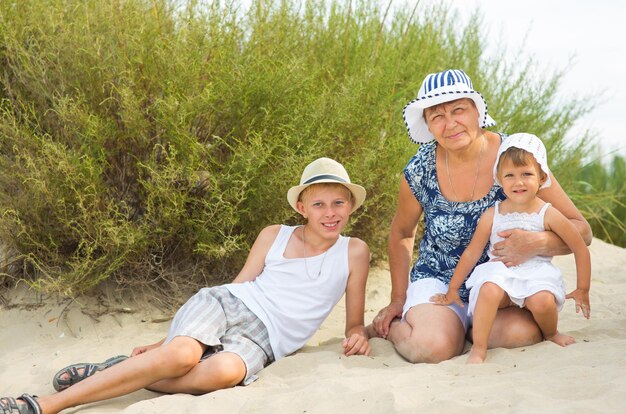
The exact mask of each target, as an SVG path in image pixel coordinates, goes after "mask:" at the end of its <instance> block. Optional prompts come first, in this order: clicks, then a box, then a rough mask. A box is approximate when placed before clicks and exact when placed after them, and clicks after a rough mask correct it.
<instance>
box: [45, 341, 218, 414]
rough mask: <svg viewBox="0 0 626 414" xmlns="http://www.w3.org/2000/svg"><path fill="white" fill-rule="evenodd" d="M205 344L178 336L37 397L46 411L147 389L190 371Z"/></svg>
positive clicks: (57, 410)
mask: <svg viewBox="0 0 626 414" xmlns="http://www.w3.org/2000/svg"><path fill="white" fill-rule="evenodd" d="M205 349H206V345H203V344H201V343H200V342H198V341H196V340H195V339H193V338H189V337H185V336H178V337H176V338H174V339H173V340H172V341H171V342H169V343H168V344H167V345H163V346H161V347H159V348H155V349H153V350H151V351H149V352H145V353H143V354H139V355H136V356H134V357H132V358H128V359H127V360H125V361H123V362H120V363H119V364H117V365H114V366H112V367H111V368H108V369H106V370H104V371H101V372H99V373H98V374H96V375H94V376H92V377H89V378H87V379H85V380H83V381H81V382H79V383H78V384H75V385H73V386H71V387H69V388H68V389H66V390H64V391H61V392H59V393H57V394H52V395H48V396H42V397H39V398H38V401H39V405H40V406H41V408H42V410H43V412H44V414H49V413H57V412H59V411H61V410H63V409H65V408H69V407H74V406H77V405H81V404H86V403H90V402H94V401H102V400H107V399H110V398H114V397H119V396H121V395H125V394H129V393H131V392H133V391H137V390H139V389H142V388H145V387H147V386H149V385H151V384H154V383H155V382H157V381H160V380H162V379H165V378H172V377H180V376H183V375H185V374H186V373H188V372H189V371H190V370H191V369H192V368H193V367H194V366H196V365H197V364H198V361H199V360H200V358H201V357H202V353H203V352H204V350H205Z"/></svg>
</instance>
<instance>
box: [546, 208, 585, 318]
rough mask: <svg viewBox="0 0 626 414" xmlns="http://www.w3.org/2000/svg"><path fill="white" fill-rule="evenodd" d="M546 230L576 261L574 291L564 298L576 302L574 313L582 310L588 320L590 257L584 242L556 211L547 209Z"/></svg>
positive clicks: (566, 220) (571, 225) (568, 222)
mask: <svg viewBox="0 0 626 414" xmlns="http://www.w3.org/2000/svg"><path fill="white" fill-rule="evenodd" d="M544 225H545V228H546V230H551V231H553V232H554V233H555V234H556V235H558V236H559V237H560V238H561V239H562V240H563V241H564V242H565V243H566V244H567V247H569V249H570V250H571V251H572V252H573V253H574V258H575V260H576V289H575V290H573V291H572V292H571V293H569V294H568V295H567V296H566V298H567V299H574V300H575V301H576V313H578V312H580V311H581V310H582V312H583V315H584V316H585V318H587V319H589V315H590V312H591V307H590V305H589V288H590V286H591V255H590V254H589V249H588V248H587V245H586V244H585V241H584V240H583V238H582V237H581V236H580V233H579V232H578V231H577V229H576V227H575V226H574V225H573V224H572V223H571V222H570V221H569V220H568V219H567V218H566V217H565V216H564V215H563V214H561V213H560V212H559V211H558V210H557V209H554V208H551V207H548V210H547V211H546V215H545V218H544Z"/></svg>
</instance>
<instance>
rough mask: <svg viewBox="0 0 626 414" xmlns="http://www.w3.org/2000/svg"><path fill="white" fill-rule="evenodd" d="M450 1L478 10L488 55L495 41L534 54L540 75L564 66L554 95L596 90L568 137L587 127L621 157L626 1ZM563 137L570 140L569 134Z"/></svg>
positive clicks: (625, 140)
mask: <svg viewBox="0 0 626 414" xmlns="http://www.w3.org/2000/svg"><path fill="white" fill-rule="evenodd" d="M427 1H430V2H433V1H436V0H427ZM450 4H451V5H452V7H453V8H456V9H458V10H459V11H461V12H462V13H469V11H471V10H475V9H476V8H480V10H481V12H482V15H483V24H484V27H483V29H485V31H484V32H485V33H488V34H489V39H488V47H487V53H488V54H489V52H490V50H491V49H490V48H493V50H495V49H496V47H497V46H498V42H501V43H503V44H501V46H502V45H503V46H505V47H506V49H507V50H508V51H511V52H518V51H520V50H522V53H523V54H525V55H527V56H534V57H535V58H536V59H537V61H538V62H541V66H542V67H545V70H546V73H550V74H551V73H553V72H554V71H555V70H557V69H562V68H567V70H566V73H565V76H564V79H563V83H562V86H561V90H560V93H559V97H561V98H567V97H572V96H578V97H581V96H598V94H602V99H601V100H600V102H599V105H598V106H597V107H596V109H595V110H593V111H592V112H591V113H590V114H588V115H586V116H585V117H583V118H582V119H581V120H580V121H579V122H578V123H577V124H576V126H575V127H574V129H573V130H572V131H571V135H573V136H575V135H576V132H577V131H578V132H581V131H583V130H585V129H587V128H590V129H592V130H593V131H594V132H596V133H597V142H598V144H599V145H600V147H601V149H602V154H608V153H610V152H611V151H616V153H617V154H620V155H621V156H626V135H625V134H624V131H625V129H626V1H623V0H451V1H450ZM418 7H419V6H418ZM514 58H516V56H509V57H507V60H508V59H514ZM570 59H571V65H569V66H568V62H570ZM567 139H568V140H570V139H571V140H572V141H573V137H570V134H568V137H567Z"/></svg>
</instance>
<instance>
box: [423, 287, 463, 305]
mask: <svg viewBox="0 0 626 414" xmlns="http://www.w3.org/2000/svg"><path fill="white" fill-rule="evenodd" d="M430 301H431V302H433V303H435V304H437V305H451V304H453V303H455V302H456V303H457V304H458V305H459V306H460V307H463V306H464V305H463V301H462V300H461V298H460V296H459V291H458V290H448V293H446V294H445V295H444V294H443V293H438V294H436V295H433V296H431V298H430Z"/></svg>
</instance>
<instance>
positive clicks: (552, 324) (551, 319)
mask: <svg viewBox="0 0 626 414" xmlns="http://www.w3.org/2000/svg"><path fill="white" fill-rule="evenodd" d="M524 306H525V307H526V308H527V309H528V310H529V311H530V313H532V314H533V318H535V321H536V322H537V325H539V329H541V332H542V333H543V337H544V339H545V340H546V341H552V342H554V343H555V344H558V345H561V346H567V345H571V344H573V343H574V342H576V341H575V340H574V338H573V337H571V336H569V335H564V334H562V333H559V331H558V330H557V324H558V321H559V310H558V308H557V305H556V299H555V297H554V295H553V294H552V293H550V292H548V291H547V290H542V291H540V292H537V293H535V294H534V295H532V296H529V297H528V298H526V300H525V301H524Z"/></svg>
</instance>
